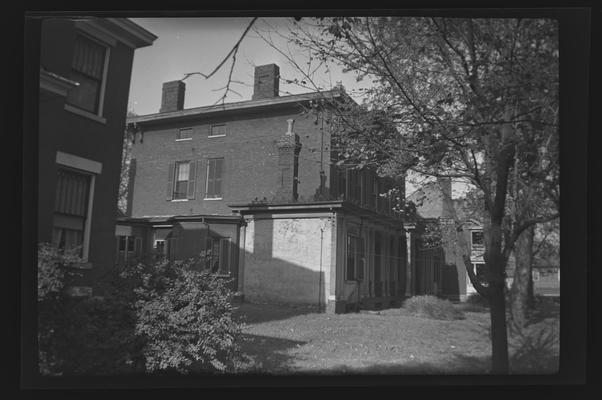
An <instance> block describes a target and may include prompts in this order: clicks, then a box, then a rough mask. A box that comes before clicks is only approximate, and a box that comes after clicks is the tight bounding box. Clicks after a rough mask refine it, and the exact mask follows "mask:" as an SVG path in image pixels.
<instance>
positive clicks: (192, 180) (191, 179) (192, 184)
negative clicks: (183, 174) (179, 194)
mask: <svg viewBox="0 0 602 400" xmlns="http://www.w3.org/2000/svg"><path fill="white" fill-rule="evenodd" d="M196 170H197V162H196V161H191V162H190V172H189V175H188V194H187V196H186V197H187V198H189V199H194V192H195V188H196Z"/></svg>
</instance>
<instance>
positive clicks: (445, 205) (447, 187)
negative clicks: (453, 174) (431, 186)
mask: <svg viewBox="0 0 602 400" xmlns="http://www.w3.org/2000/svg"><path fill="white" fill-rule="evenodd" d="M437 183H438V184H439V188H440V189H441V194H442V195H443V196H442V199H441V214H442V215H441V217H442V218H451V217H452V216H453V208H454V202H453V200H452V183H451V178H447V177H446V178H442V177H438V178H437Z"/></svg>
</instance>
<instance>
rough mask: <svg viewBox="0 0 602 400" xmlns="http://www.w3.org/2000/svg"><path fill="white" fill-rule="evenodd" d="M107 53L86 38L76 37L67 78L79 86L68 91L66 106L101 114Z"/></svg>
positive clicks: (105, 48)
mask: <svg viewBox="0 0 602 400" xmlns="http://www.w3.org/2000/svg"><path fill="white" fill-rule="evenodd" d="M107 51H108V49H107V47H105V46H103V45H100V44H98V43H97V42H95V41H93V40H92V39H88V38H87V37H86V36H83V35H77V36H76V39H75V46H74V48H73V60H72V63H71V73H70V76H69V78H70V79H71V80H74V81H76V82H78V83H79V86H78V87H76V88H74V89H72V90H70V91H69V94H68V95H67V103H68V104H70V105H72V106H75V107H77V108H80V109H82V110H85V111H88V112H91V113H93V114H97V115H98V114H101V100H102V84H103V79H104V72H105V61H106V59H107Z"/></svg>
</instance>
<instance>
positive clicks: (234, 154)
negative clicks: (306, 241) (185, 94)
mask: <svg viewBox="0 0 602 400" xmlns="http://www.w3.org/2000/svg"><path fill="white" fill-rule="evenodd" d="M290 118H292V119H294V120H295V123H294V128H293V130H294V132H295V133H296V134H297V135H298V137H299V142H300V143H301V145H302V147H301V151H300V153H299V168H298V184H297V191H298V196H299V200H301V201H302V200H309V199H311V198H313V195H315V193H316V190H317V189H318V188H319V186H320V139H321V138H320V130H319V126H317V125H315V123H314V122H315V116H313V115H309V116H308V115H301V114H300V109H299V107H298V106H297V105H291V106H290V107H288V108H286V109H272V110H268V111H266V110H265V109H264V110H262V111H260V112H259V111H258V112H254V113H249V112H246V113H240V112H239V113H229V114H227V113H222V114H221V115H220V116H217V117H199V118H198V119H197V120H196V121H190V122H172V123H169V124H162V125H156V126H149V127H143V129H144V136H143V142H142V143H139V142H136V144H135V145H134V146H133V150H132V154H133V157H134V158H135V159H136V176H135V177H134V190H133V195H132V204H131V210H132V216H134V217H138V216H148V215H188V214H230V213H231V209H230V208H229V207H228V206H227V205H228V204H236V203H248V202H251V201H252V200H253V199H255V198H258V199H263V198H264V197H265V198H266V199H267V200H273V199H274V198H275V197H276V195H277V189H278V187H279V186H280V180H281V178H282V174H281V166H279V165H278V147H277V141H278V140H279V139H280V138H281V137H282V135H283V134H284V133H285V132H286V130H287V126H288V124H287V119H290ZM212 124H226V135H225V136H221V137H208V136H209V132H210V127H211V125H212ZM181 128H192V139H191V140H185V141H176V138H177V134H178V131H179V129H181ZM324 131H325V133H324V135H325V140H324V142H325V143H326V145H325V146H324V147H325V151H324V160H325V162H324V168H325V171H326V176H329V175H330V171H329V166H328V160H329V156H328V147H329V146H328V143H329V135H328V130H327V129H325V130H324ZM214 157H224V174H223V180H222V188H223V196H222V200H204V198H205V192H206V191H205V189H206V177H207V159H209V158H214ZM188 160H191V161H197V171H196V181H195V185H196V188H195V196H194V199H191V200H187V201H168V200H166V187H167V179H168V165H169V163H170V162H175V161H188ZM326 185H327V186H328V185H329V182H326Z"/></svg>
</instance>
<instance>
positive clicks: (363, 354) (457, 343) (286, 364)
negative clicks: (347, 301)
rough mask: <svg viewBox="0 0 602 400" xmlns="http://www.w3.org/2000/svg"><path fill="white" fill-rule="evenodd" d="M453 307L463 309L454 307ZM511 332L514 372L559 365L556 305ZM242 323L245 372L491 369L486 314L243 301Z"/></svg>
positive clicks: (456, 371) (547, 369)
mask: <svg viewBox="0 0 602 400" xmlns="http://www.w3.org/2000/svg"><path fill="white" fill-rule="evenodd" d="M457 307H459V308H463V306H461V305H458V306H457ZM546 307H547V308H542V309H541V310H540V312H539V313H538V314H536V318H534V320H533V323H531V324H530V325H529V326H528V327H527V328H526V329H525V330H523V332H520V333H518V332H514V333H512V335H511V337H510V355H511V369H512V372H513V373H520V374H524V373H537V374H542V373H554V372H556V371H557V367H558V328H559V326H558V325H559V323H558V321H559V316H558V305H557V304H554V303H551V304H547V305H546ZM236 315H237V316H238V317H239V318H241V319H242V320H244V321H245V322H246V324H247V326H246V328H245V330H244V333H245V335H244V342H243V343H242V350H243V353H244V354H245V355H246V356H247V362H246V363H244V365H242V367H241V370H242V371H243V372H259V373H268V374H287V373H327V374H339V373H362V374H387V373H389V374H483V373H487V372H488V368H489V366H490V353H491V349H490V339H489V312H488V310H487V309H485V308H480V307H474V306H472V307H467V308H465V315H466V319H464V320H456V321H436V320H431V319H426V318H418V317H413V316H411V315H409V314H408V313H407V312H406V310H404V309H403V308H398V309H388V310H383V311H380V312H361V313H350V314H339V315H328V314H322V313H317V312H315V311H314V310H312V309H306V308H291V307H286V306H274V305H257V304H249V303H245V304H242V305H240V307H239V308H238V310H237V311H236Z"/></svg>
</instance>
